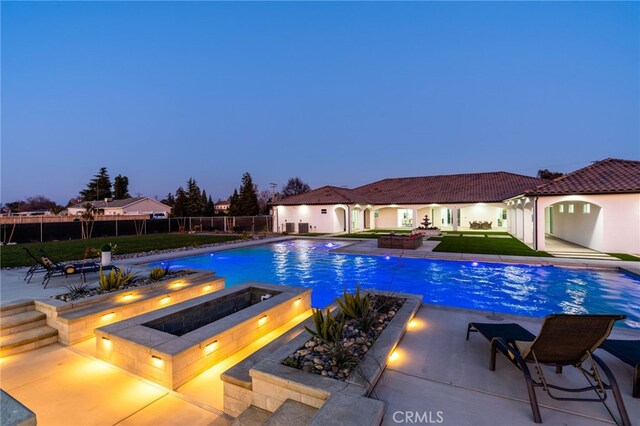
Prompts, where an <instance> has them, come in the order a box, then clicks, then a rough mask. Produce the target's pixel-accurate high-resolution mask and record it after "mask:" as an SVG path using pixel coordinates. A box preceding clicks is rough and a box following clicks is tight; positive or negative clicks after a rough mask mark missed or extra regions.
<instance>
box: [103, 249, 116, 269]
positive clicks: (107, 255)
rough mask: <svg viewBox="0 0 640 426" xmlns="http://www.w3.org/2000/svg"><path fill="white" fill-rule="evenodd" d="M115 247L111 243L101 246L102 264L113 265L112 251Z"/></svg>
mask: <svg viewBox="0 0 640 426" xmlns="http://www.w3.org/2000/svg"><path fill="white" fill-rule="evenodd" d="M114 248H115V247H114V246H113V245H111V244H105V245H103V246H102V247H101V248H100V264H101V265H102V266H109V265H111V251H112V250H113V249H114Z"/></svg>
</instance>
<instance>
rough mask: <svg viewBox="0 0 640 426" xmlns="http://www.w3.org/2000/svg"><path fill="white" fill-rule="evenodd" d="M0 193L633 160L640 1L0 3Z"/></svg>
mask: <svg viewBox="0 0 640 426" xmlns="http://www.w3.org/2000/svg"><path fill="white" fill-rule="evenodd" d="M0 7H1V13H2V17H1V20H2V22H1V24H2V28H1V36H2V42H1V43H2V44H1V50H2V52H1V55H2V56H1V59H2V62H1V73H2V74H1V101H2V105H1V106H2V123H1V125H2V129H1V132H2V133H1V136H2V145H1V156H2V158H1V166H2V171H1V177H2V184H1V187H2V193H1V197H0V201H2V202H3V203H6V202H11V201H15V200H18V199H25V198H27V197H29V196H34V195H44V196H47V197H49V198H51V199H53V200H55V201H57V202H59V203H61V204H66V202H67V201H68V200H69V199H70V198H71V197H74V196H77V195H78V192H79V191H80V190H82V189H84V188H85V186H86V183H87V182H88V181H89V180H90V179H91V178H92V176H93V175H94V174H96V172H97V171H98V169H99V168H100V167H106V168H107V169H108V171H109V174H110V175H111V177H112V178H113V177H115V176H116V175H118V174H122V175H126V176H128V177H129V181H130V186H129V190H130V192H131V193H132V194H135V193H141V194H143V195H146V196H150V197H154V196H157V197H158V198H159V199H162V198H163V197H164V196H165V195H166V194H167V193H168V192H175V190H176V189H177V188H178V186H180V185H182V186H185V185H186V181H187V179H189V178H190V177H193V178H195V179H196V181H197V182H198V184H199V186H200V187H201V188H202V189H205V190H206V191H207V193H208V194H210V195H212V197H213V198H214V200H217V199H218V198H227V197H228V196H229V195H230V194H231V192H233V189H234V188H237V187H239V185H240V180H241V177H242V174H243V173H244V172H249V173H251V175H252V177H253V179H254V182H255V183H256V184H257V185H258V187H259V189H268V188H269V183H271V182H274V183H277V184H278V188H281V187H282V185H283V184H284V183H286V181H287V179H288V178H290V177H294V176H299V177H300V178H301V179H302V180H303V181H305V182H307V183H309V184H310V185H311V187H313V188H317V187H320V186H323V185H336V186H349V187H356V186H359V185H362V184H365V183H369V182H372V181H375V180H378V179H383V178H387V177H401V176H424V175H436V174H453V173H467V172H482V171H509V172H514V173H521V174H526V175H535V174H536V172H537V171H538V169H543V168H547V169H551V170H553V171H562V172H567V171H573V170H576V169H578V168H581V167H584V166H587V165H588V164H590V162H591V161H594V160H601V159H604V158H609V157H613V158H623V159H630V160H638V159H640V4H639V3H637V2H626V3H622V2H620V3H615V2H606V3H595V2H561V3H551V2H524V3H521V2H492V3H484V2H480V3H461V2H433V3H419V2H407V3H397V2H393V3H386V2H385V3H380V2H374V3H364V2H349V3H339V2H313V3H307V2H284V3H271V2H268V3H252V2H241V3H219V2H190V3H171V2H136V3H134V2H104V3H98V2H7V1H3V2H2V3H1V6H0Z"/></svg>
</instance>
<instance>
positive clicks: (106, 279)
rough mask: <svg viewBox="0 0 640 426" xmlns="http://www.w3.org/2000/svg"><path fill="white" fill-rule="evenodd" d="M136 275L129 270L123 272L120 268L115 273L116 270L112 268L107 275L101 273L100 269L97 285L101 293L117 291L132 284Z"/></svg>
mask: <svg viewBox="0 0 640 426" xmlns="http://www.w3.org/2000/svg"><path fill="white" fill-rule="evenodd" d="M136 275H137V274H136V273H134V272H131V269H128V270H126V271H125V269H124V268H120V269H118V270H117V271H116V268H113V269H111V271H109V273H108V274H105V273H104V272H103V271H102V268H100V279H99V281H98V284H99V285H100V288H101V289H102V290H103V291H112V290H117V289H119V288H120V287H122V286H124V285H127V284H129V283H130V282H132V281H133V280H134V279H135V277H136Z"/></svg>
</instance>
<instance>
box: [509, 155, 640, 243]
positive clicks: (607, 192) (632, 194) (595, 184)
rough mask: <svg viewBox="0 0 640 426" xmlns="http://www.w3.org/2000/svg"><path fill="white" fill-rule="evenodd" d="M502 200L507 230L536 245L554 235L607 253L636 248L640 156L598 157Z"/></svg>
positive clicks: (639, 229)
mask: <svg viewBox="0 0 640 426" xmlns="http://www.w3.org/2000/svg"><path fill="white" fill-rule="evenodd" d="M506 202H507V205H508V212H509V217H510V218H511V220H510V221H509V223H508V230H509V232H510V233H511V234H513V235H514V236H516V237H517V238H519V239H520V240H522V241H524V242H525V243H527V244H531V245H532V246H533V248H534V249H536V250H544V249H545V239H546V236H547V235H553V236H555V237H558V238H561V239H563V240H566V241H570V242H573V243H576V244H579V245H581V246H584V247H588V248H591V249H594V250H597V251H601V252H605V253H640V161H630V160H619V159H612V158H609V159H606V160H602V161H597V162H594V163H593V164H591V165H590V166H587V167H584V168H582V169H579V170H576V171H574V172H572V173H568V174H566V175H564V176H562V177H560V178H557V179H555V180H553V181H552V182H549V183H547V184H545V185H541V186H538V187H536V188H532V189H529V190H527V191H525V193H524V194H522V195H520V196H518V197H514V198H512V199H509V200H507V201H506ZM529 221H530V222H531V225H530V224H529V223H528V222H529Z"/></svg>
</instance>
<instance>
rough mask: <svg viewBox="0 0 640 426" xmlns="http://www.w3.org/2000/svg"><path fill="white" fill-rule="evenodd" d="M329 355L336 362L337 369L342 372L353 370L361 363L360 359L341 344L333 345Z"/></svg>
mask: <svg viewBox="0 0 640 426" xmlns="http://www.w3.org/2000/svg"><path fill="white" fill-rule="evenodd" d="M329 355H330V356H331V357H332V358H333V359H334V360H335V361H336V367H338V369H340V370H342V369H344V368H348V369H352V368H353V367H355V366H356V365H358V363H359V362H360V360H359V359H358V357H356V356H355V355H353V354H352V353H351V352H349V350H348V349H347V348H345V347H344V345H342V343H340V342H338V343H335V344H334V345H333V347H332V348H331V350H330V351H329Z"/></svg>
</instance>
